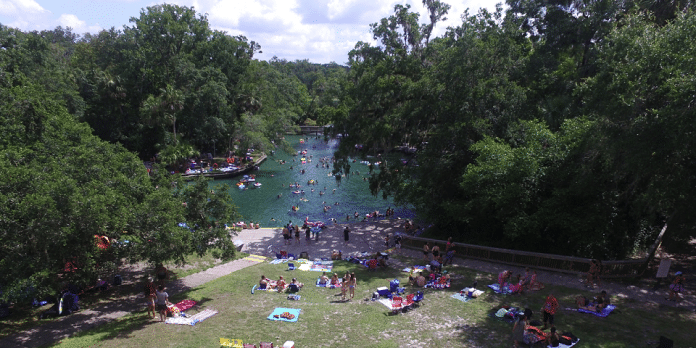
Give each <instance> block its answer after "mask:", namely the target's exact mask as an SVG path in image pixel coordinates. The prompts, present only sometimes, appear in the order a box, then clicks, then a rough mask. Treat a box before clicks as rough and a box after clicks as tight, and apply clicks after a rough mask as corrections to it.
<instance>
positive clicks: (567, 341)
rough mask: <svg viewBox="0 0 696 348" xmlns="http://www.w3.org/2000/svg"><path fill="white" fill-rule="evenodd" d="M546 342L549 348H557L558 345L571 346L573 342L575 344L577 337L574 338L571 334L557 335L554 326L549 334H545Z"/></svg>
mask: <svg viewBox="0 0 696 348" xmlns="http://www.w3.org/2000/svg"><path fill="white" fill-rule="evenodd" d="M546 342H547V343H548V345H549V347H558V346H559V344H564V345H567V346H569V345H571V344H573V342H577V337H575V335H573V333H571V332H564V333H562V334H559V333H558V332H557V331H556V327H555V326H554V327H552V328H551V332H550V333H548V334H547V336H546Z"/></svg>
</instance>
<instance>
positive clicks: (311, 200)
mask: <svg viewBox="0 0 696 348" xmlns="http://www.w3.org/2000/svg"><path fill="white" fill-rule="evenodd" d="M300 138H301V137H300V136H287V137H286V140H288V141H289V142H290V144H292V145H293V147H294V148H295V150H296V151H301V150H307V155H306V156H305V158H306V159H307V160H311V162H307V163H306V164H301V163H300V159H301V157H302V155H299V156H293V155H292V154H288V153H284V152H282V151H278V152H276V154H275V155H269V156H268V158H267V159H266V161H265V162H264V163H263V164H261V166H260V170H258V171H254V172H252V173H250V174H254V175H255V176H256V181H257V182H259V183H261V187H260V188H248V189H246V190H240V189H239V188H237V186H236V185H235V184H236V183H237V182H238V181H239V179H241V177H237V178H232V179H227V180H216V181H214V182H212V184H211V185H212V186H219V185H220V184H223V183H226V184H229V185H230V186H231V189H230V195H231V196H232V199H233V202H234V204H235V205H236V206H237V207H238V210H239V213H240V214H241V215H242V217H243V218H242V221H247V222H248V221H253V222H255V223H259V224H260V225H261V226H262V227H279V226H282V225H285V224H287V223H288V221H292V222H293V224H299V225H301V223H302V221H304V219H305V218H306V217H309V220H310V221H323V222H325V223H329V222H330V219H331V218H334V219H336V220H338V222H343V223H345V221H346V215H349V216H350V221H351V222H354V221H362V218H363V217H364V216H365V214H368V213H370V212H373V211H375V210H378V211H379V212H380V214H384V212H385V211H386V210H387V208H388V207H391V208H392V209H394V212H395V214H394V217H401V218H409V219H410V218H413V212H412V210H411V209H409V208H408V207H399V206H395V205H394V203H393V201H392V200H391V199H387V200H384V199H382V197H381V195H380V196H379V197H375V196H373V195H372V194H371V193H370V190H369V183H368V182H367V181H364V180H363V178H367V177H368V175H369V174H368V172H369V171H368V167H367V165H365V164H361V163H360V162H359V161H358V162H357V163H354V164H352V166H351V171H353V172H354V173H355V174H354V175H348V176H347V177H344V178H343V179H342V180H340V181H337V180H336V179H335V177H334V176H332V175H330V174H331V170H332V168H333V165H329V167H328V168H322V166H321V162H320V159H321V158H327V159H329V162H330V159H331V157H332V156H333V153H334V151H335V150H336V146H337V145H338V140H335V139H333V140H331V141H329V142H328V143H327V142H324V140H323V137H321V136H320V138H319V139H316V138H315V137H314V136H309V140H308V141H307V142H306V143H305V144H300V142H299V141H300ZM310 155H311V157H310ZM282 160H284V161H286V163H285V164H280V161H282ZM293 160H294V161H293ZM371 160H372V161H373V162H374V161H375V159H374V158H371ZM317 164H319V167H317ZM291 167H292V169H290V168H291ZM302 169H304V170H305V174H302V173H301V172H300V170H302ZM358 172H359V173H360V174H357V173H358ZM309 180H316V181H317V182H318V184H317V185H308V184H307V182H308V181H309ZM295 182H297V183H298V184H300V186H301V187H300V190H304V191H305V193H304V194H293V193H292V192H293V191H295V190H297V189H296V188H291V187H289V185H290V184H294V183H295ZM324 188H326V189H324ZM312 189H314V192H312ZM334 190H335V191H334ZM320 191H322V192H325V193H324V194H323V195H320V194H319V192H320ZM278 195H280V197H278ZM302 198H304V199H306V201H303V200H301V199H302ZM324 202H326V203H324ZM336 202H338V203H339V204H338V205H335V203H336ZM293 205H294V206H299V210H298V211H296V212H293V211H292V206H293ZM324 205H326V206H328V207H330V209H328V211H326V212H324ZM355 212H358V214H359V215H360V218H359V219H358V220H356V219H355V218H354V216H353V215H354V213H355ZM272 219H275V221H273V220H272Z"/></svg>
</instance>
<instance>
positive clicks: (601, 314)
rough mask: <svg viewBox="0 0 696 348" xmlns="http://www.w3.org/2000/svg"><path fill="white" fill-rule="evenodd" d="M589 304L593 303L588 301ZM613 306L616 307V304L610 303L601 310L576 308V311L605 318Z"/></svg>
mask: <svg viewBox="0 0 696 348" xmlns="http://www.w3.org/2000/svg"><path fill="white" fill-rule="evenodd" d="M590 304H591V305H592V304H593V303H590ZM614 308H616V306H614V305H612V304H610V305H608V306H607V307H606V308H604V309H602V311H601V312H597V311H588V310H587V309H578V310H577V311H578V312H581V313H589V314H592V315H596V316H598V317H602V318H606V317H607V316H608V315H609V314H610V313H611V312H612V311H613V310H614Z"/></svg>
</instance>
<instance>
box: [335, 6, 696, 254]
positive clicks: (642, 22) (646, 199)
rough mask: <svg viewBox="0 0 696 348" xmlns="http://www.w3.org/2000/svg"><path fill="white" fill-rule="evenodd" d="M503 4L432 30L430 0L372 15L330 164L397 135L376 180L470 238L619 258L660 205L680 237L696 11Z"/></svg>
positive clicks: (655, 224)
mask: <svg viewBox="0 0 696 348" xmlns="http://www.w3.org/2000/svg"><path fill="white" fill-rule="evenodd" d="M667 3H670V4H671V5H669V4H667ZM507 4H508V8H507V10H505V11H503V9H502V7H500V6H499V7H498V8H497V9H496V10H495V11H493V12H489V11H486V10H485V9H482V10H480V11H479V12H478V13H477V14H475V15H469V14H468V13H465V14H464V15H462V24H461V25H460V26H456V27H450V28H448V29H447V31H446V33H445V34H444V35H442V36H441V37H435V38H432V37H430V35H429V33H430V30H432V28H433V27H434V26H436V25H437V24H438V23H439V22H440V19H441V18H444V16H446V15H448V14H447V12H448V6H446V5H445V4H443V3H441V2H439V1H429V0H425V1H423V5H424V6H425V8H426V10H427V12H428V13H430V16H429V18H428V19H429V21H428V19H426V20H425V21H421V20H420V18H419V15H418V13H416V12H411V9H410V8H409V6H402V5H396V6H395V7H394V14H393V15H392V16H390V17H387V18H384V19H382V20H381V21H380V22H377V23H375V24H373V25H372V33H373V38H374V39H375V40H376V42H377V44H376V45H372V44H369V43H365V42H358V43H357V44H356V45H355V49H354V50H353V51H351V53H350V55H349V59H350V60H349V62H350V72H349V76H348V78H349V81H350V83H349V85H348V86H347V88H346V93H347V95H348V97H347V98H346V99H347V100H352V101H354V102H353V103H352V104H351V105H350V107H349V108H348V110H347V112H345V113H342V114H339V115H336V117H334V118H333V120H334V126H335V127H334V132H335V133H341V134H343V135H344V136H345V137H344V140H343V142H342V144H341V149H340V151H339V152H338V154H337V156H338V158H339V161H341V162H340V164H339V166H338V168H337V170H338V171H341V170H344V171H345V170H348V168H349V167H348V163H349V162H348V160H349V159H350V158H351V157H359V156H365V155H367V154H372V155H377V154H381V153H385V152H388V151H392V150H393V149H395V148H400V149H407V150H408V151H407V152H408V154H404V155H403V157H405V158H402V160H401V161H385V162H384V163H383V164H382V165H381V169H382V171H381V172H380V173H379V175H376V176H373V177H372V178H371V181H370V184H371V188H372V190H373V192H374V193H375V194H377V193H381V194H384V195H394V197H396V199H397V200H398V201H399V202H402V203H411V204H413V205H414V206H415V207H416V210H417V211H418V213H419V215H421V217H423V218H424V219H425V220H426V221H429V222H432V223H433V224H434V226H435V228H434V229H433V231H432V233H434V235H439V236H442V237H446V236H454V237H455V238H457V239H459V240H460V241H465V242H471V243H481V244H487V245H494V246H498V247H507V248H514V249H524V250H530V251H542V252H553V253H560V254H570V255H578V256H585V257H602V258H622V257H626V256H628V255H631V254H632V253H634V252H636V251H639V250H641V249H643V248H644V247H645V245H647V243H649V242H651V241H652V238H654V237H655V236H656V234H657V232H658V231H659V230H660V228H661V227H662V226H663V225H664V223H665V222H666V221H671V222H672V228H671V230H673V231H674V232H673V233H674V235H675V237H676V238H678V237H679V235H680V233H681V232H680V231H688V230H690V229H692V228H693V225H694V222H696V221H694V220H693V219H692V218H690V217H688V218H687V217H686V216H684V213H683V212H685V211H688V210H691V209H692V207H693V202H694V197H696V196H694V194H693V187H694V179H695V178H694V177H693V173H694V171H693V168H691V166H692V162H693V159H692V155H691V154H690V152H689V151H690V150H689V149H691V147H690V146H689V144H691V143H692V142H693V137H692V135H693V134H692V133H693V129H692V128H693V125H694V122H693V120H694V111H693V110H692V108H691V104H692V100H693V97H687V95H690V93H691V92H690V91H693V86H691V85H690V83H691V82H690V81H692V80H693V71H694V70H693V67H692V61H691V60H690V58H688V57H691V56H693V52H692V51H693V49H694V47H695V46H694V44H693V42H690V41H689V40H688V39H687V38H688V37H689V36H691V35H693V34H695V33H694V32H693V30H694V29H693V28H695V27H694V26H693V25H692V24H691V23H692V22H693V21H694V18H695V16H694V13H693V12H692V11H690V10H689V7H688V6H684V4H682V3H681V2H679V3H672V2H666V3H665V4H663V5H664V6H657V5H655V4H648V3H646V2H641V1H635V2H634V1H625V2H615V1H602V0H600V1H551V2H550V1H541V0H524V1H517V0H510V1H508V3H507ZM668 5H669V6H668ZM355 144H361V145H362V146H361V147H360V148H361V149H360V150H356V147H355V146H354V145H355ZM413 152H414V154H410V153H413ZM403 163H406V165H404V164H403Z"/></svg>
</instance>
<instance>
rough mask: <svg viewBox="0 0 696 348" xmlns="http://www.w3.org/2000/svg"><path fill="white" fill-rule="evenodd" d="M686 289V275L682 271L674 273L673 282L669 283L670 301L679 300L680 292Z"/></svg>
mask: <svg viewBox="0 0 696 348" xmlns="http://www.w3.org/2000/svg"><path fill="white" fill-rule="evenodd" d="M682 291H684V275H682V272H677V273H675V274H674V280H673V281H672V284H670V285H669V297H668V298H667V300H668V301H675V302H676V301H679V300H680V298H679V294H680V293H681V292H682Z"/></svg>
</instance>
